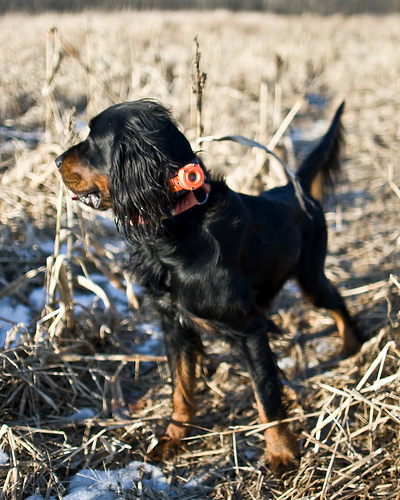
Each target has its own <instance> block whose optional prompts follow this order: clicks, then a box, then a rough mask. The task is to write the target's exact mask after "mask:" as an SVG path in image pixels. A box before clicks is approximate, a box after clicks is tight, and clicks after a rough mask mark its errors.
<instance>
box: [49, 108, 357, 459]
mask: <svg viewBox="0 0 400 500" xmlns="http://www.w3.org/2000/svg"><path fill="white" fill-rule="evenodd" d="M343 108H344V105H342V106H340V107H339V109H338V111H337V113H336V115H335V118H334V119H333V122H332V124H331V126H330V128H329V130H328V132H327V133H326V135H325V136H324V137H323V139H322V140H321V142H320V144H319V145H318V146H317V147H316V148H315V149H314V150H313V151H312V152H311V153H310V154H309V155H308V156H307V157H306V158H305V160H304V161H303V163H302V165H301V166H300V168H299V170H298V172H297V175H298V178H299V179H300V182H301V184H302V188H303V190H304V191H305V194H306V196H308V197H310V196H311V191H312V186H313V184H316V183H319V184H321V185H322V184H323V185H327V184H329V183H331V181H332V179H333V177H334V176H335V175H336V174H337V173H338V171H339V167H340V163H339V157H340V151H341V147H342V144H343V133H342V128H341V123H340V118H341V115H342V112H343ZM96 148H97V149H98V150H100V151H99V152H98V159H99V162H98V163H96V154H95V153H93V151H96ZM195 157H196V155H195V153H194V152H193V150H192V148H191V146H190V144H189V142H188V141H187V139H186V138H185V137H184V135H183V134H182V133H181V132H180V131H179V130H178V128H177V127H176V125H175V123H174V121H173V119H172V117H171V115H170V113H169V111H167V110H166V109H165V108H164V107H163V106H161V105H160V104H158V103H156V102H154V101H149V100H143V101H137V102H132V103H124V104H118V105H115V106H112V107H110V108H108V109H107V110H105V111H104V112H103V113H101V114H100V115H98V116H97V117H96V118H94V119H93V120H92V122H91V133H90V135H89V137H88V139H87V140H86V141H84V142H83V143H81V144H79V145H77V146H74V148H71V150H69V151H67V152H66V153H64V155H62V156H61V157H60V158H59V159H58V160H57V164H58V165H59V167H60V169H61V173H62V175H63V177H64V179H65V180H66V183H67V185H69V184H70V185H69V187H70V188H71V189H73V190H74V188H73V186H72V182H70V183H69V184H68V179H72V178H73V177H72V176H71V175H70V174H71V172H73V171H75V170H76V171H79V169H81V167H80V166H79V165H81V164H84V165H88V171H89V172H93V175H94V177H93V178H94V179H96V177H95V176H96V175H97V174H104V172H108V175H109V192H110V195H111V200H112V209H113V212H114V215H115V219H116V223H117V227H118V229H119V231H120V232H121V234H122V235H123V236H124V237H125V238H126V239H127V240H128V241H129V242H130V245H131V252H132V271H133V274H134V275H135V276H136V279H137V280H138V281H139V282H140V283H141V284H142V285H144V286H145V288H146V290H147V293H148V294H149V296H150V297H151V298H152V301H153V304H154V305H155V307H156V308H157V310H158V311H159V312H160V314H161V318H162V326H163V329H164V333H165V342H166V347H167V354H168V358H169V362H170V366H171V373H172V376H173V377H176V376H179V377H180V379H179V380H178V382H179V383H180V386H183V385H184V383H183V382H182V381H184V379H185V377H186V378H189V379H191V377H194V366H195V363H196V357H197V355H198V354H200V353H201V351H202V342H201V333H202V331H203V329H204V328H205V329H207V330H209V331H211V332H213V333H214V334H215V335H221V336H222V337H224V338H225V339H227V340H229V341H230V342H231V343H232V345H234V346H236V347H237V348H238V349H239V350H240V352H241V354H242V358H243V360H244V361H245V363H246V365H247V367H248V369H249V372H250V375H251V377H252V380H253V385H254V389H255V393H256V396H257V399H258V406H259V411H260V416H261V418H262V419H264V420H266V421H271V420H273V419H276V418H283V417H284V416H285V410H284V408H283V405H282V400H281V390H280V384H279V379H278V375H277V369H276V365H275V362H274V359H273V356H272V353H271V350H270V347H269V342H268V332H269V331H271V330H274V326H273V324H272V322H271V321H270V320H269V319H268V318H267V316H266V308H267V307H268V305H269V304H270V302H271V300H272V299H273V298H274V297H275V296H276V294H277V293H278V291H279V290H280V289H281V287H282V285H283V284H284V283H285V281H286V280H287V279H288V278H289V277H293V278H296V279H297V280H298V282H299V284H300V287H301V288H302V290H303V291H304V293H305V295H306V297H307V298H308V299H309V300H311V301H312V302H313V303H314V304H315V305H316V306H319V307H325V308H327V309H331V310H333V311H336V312H338V313H339V316H340V318H341V320H340V321H342V322H343V323H344V324H346V325H347V326H348V328H349V329H350V330H353V331H354V335H355V337H356V339H355V348H353V347H351V349H353V350H355V349H356V348H357V346H358V344H361V342H362V337H361V335H360V334H358V333H357V331H356V329H355V327H354V325H353V322H352V320H351V318H350V316H349V314H348V312H347V309H346V307H345V305H344V302H343V300H342V298H341V297H340V295H339V293H338V292H337V291H336V289H335V288H334V287H333V285H332V284H331V283H330V282H329V281H328V280H327V278H326V276H325V274H324V261H325V255H326V243H327V231H326V224H325V219H324V215H323V210H322V207H321V205H320V201H321V200H314V203H313V204H309V206H308V215H311V218H310V217H309V216H308V215H306V214H305V213H304V212H303V210H302V208H301V207H300V205H299V201H298V199H297V198H296V196H295V193H294V189H293V185H292V184H291V183H289V184H287V185H286V186H284V187H279V188H276V189H273V190H270V191H268V192H264V193H262V194H261V195H260V196H257V197H254V196H248V195H244V194H239V193H236V192H234V191H232V190H231V189H229V187H228V186H227V185H226V184H225V182H224V181H223V180H220V179H219V180H218V179H216V180H214V179H213V177H212V175H211V173H210V172H207V171H206V170H205V169H204V170H205V173H206V183H207V184H209V186H210V193H209V198H208V200H207V201H206V203H204V204H202V205H196V206H194V207H192V208H190V209H189V210H187V211H185V212H182V213H180V214H178V215H175V216H173V215H172V213H173V208H174V206H175V205H176V203H178V201H179V198H180V197H182V196H185V194H186V193H185V192H179V193H175V194H173V193H172V192H171V191H170V189H169V185H168V181H169V180H170V179H171V178H173V177H174V176H175V175H176V173H177V171H178V169H179V168H181V167H182V166H184V165H185V164H187V163H190V162H192V161H193V160H194V158H195ZM68 158H75V160H76V159H78V160H79V161H77V163H76V165H77V166H76V167H74V166H72V167H71V164H72V163H71V162H69V163H68V162H67V159H68ZM75 160H74V161H75ZM73 165H75V164H73ZM201 165H202V166H203V168H204V165H203V164H202V163H201ZM69 176H70V177H69ZM321 179H322V180H321ZM90 182H91V185H92V184H93V182H92V181H90ZM89 184H90V183H89V182H88V190H89ZM80 191H82V188H80ZM182 366H183V367H184V369H185V370H186V372H187V373H186V372H185V373H186V375H185V376H182V375H179V373H180V372H179V370H180V369H181V368H182ZM176 374H178V375H176ZM175 382H176V380H175ZM185 383H186V386H187V387H184V388H183V389H182V387H181V389H179V390H180V391H181V393H180V396H181V400H182V401H183V403H182V406H181V407H182V408H183V409H184V410H185V408H187V409H190V408H192V407H193V398H192V395H191V390H190V388H188V387H189V386H190V383H187V382H185ZM174 405H175V402H174ZM178 406H179V405H178ZM185 411H186V410H185ZM188 412H189V413H190V412H191V410H190V411H189V410H188ZM187 420H188V421H189V420H190V418H189V417H188V418H187ZM268 433H269V434H268ZM278 436H280V437H279V439H281V440H282V443H284V444H282V447H283V451H282V449H281V448H280V445H279V443H278V444H277V442H278V441H279V439H277V438H276V436H275V435H273V434H272V433H271V432H270V431H267V433H266V439H267V446H268V447H270V448H271V450H270V456H271V457H272V458H271V460H272V461H274V460H275V458H276V457H278V458H277V459H276V460H275V462H276V463H280V462H283V463H286V462H287V461H288V460H290V459H291V458H290V457H292V455H294V454H295V453H294V451H293V450H294V445H292V444H291V443H290V440H291V438H290V437H288V436H289V435H288V434H287V431H286V429H284V428H283V427H281V428H280V430H279V431H278ZM271 443H272V444H271ZM274 456H275V458H273V457H274ZM288 457H289V458H288Z"/></svg>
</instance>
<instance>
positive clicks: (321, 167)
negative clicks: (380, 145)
mask: <svg viewBox="0 0 400 500" xmlns="http://www.w3.org/2000/svg"><path fill="white" fill-rule="evenodd" d="M343 110H344V102H342V104H341V105H340V106H339V108H338V109H337V111H336V113H335V116H334V118H333V120H332V123H331V126H330V127H329V130H328V131H327V133H326V134H325V135H324V137H323V138H322V139H321V141H320V142H319V144H318V145H317V146H316V147H315V148H314V149H313V150H312V151H311V153H309V154H308V155H307V156H306V158H305V159H304V160H303V162H302V164H301V165H300V168H299V169H298V171H297V177H298V178H299V179H300V183H301V186H302V188H303V190H304V191H305V192H306V193H310V194H311V196H312V197H313V198H314V199H316V200H318V201H319V202H320V203H322V201H323V199H324V195H325V193H326V190H327V188H330V187H331V186H332V185H333V181H334V180H335V178H336V177H337V175H338V174H339V172H340V154H341V150H342V147H343V144H344V136H343V127H342V124H341V116H342V113H343Z"/></svg>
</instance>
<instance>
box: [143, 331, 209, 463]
mask: <svg viewBox="0 0 400 500" xmlns="http://www.w3.org/2000/svg"><path fill="white" fill-rule="evenodd" d="M168 323H169V324H167V322H166V321H164V322H163V328H164V340H165V346H166V351H167V357H168V363H169V367H170V371H171V377H172V387H173V393H172V406H173V411H172V415H171V420H170V423H169V424H168V427H167V429H166V431H165V433H164V434H163V435H162V436H160V437H159V438H158V444H157V446H156V447H155V448H154V449H153V451H152V452H151V458H153V459H154V460H156V461H157V460H158V461H159V460H164V459H167V458H172V457H173V456H174V455H176V454H177V453H178V452H179V450H180V448H181V446H182V443H181V439H182V438H184V437H186V436H187V435H188V433H189V431H190V424H191V422H192V419H193V416H194V412H195V402H194V386H195V372H196V362H197V358H198V356H199V354H200V352H201V342H200V339H199V338H198V337H197V335H196V334H195V333H193V332H192V331H191V330H186V329H183V328H182V327H181V326H180V325H179V324H171V322H168Z"/></svg>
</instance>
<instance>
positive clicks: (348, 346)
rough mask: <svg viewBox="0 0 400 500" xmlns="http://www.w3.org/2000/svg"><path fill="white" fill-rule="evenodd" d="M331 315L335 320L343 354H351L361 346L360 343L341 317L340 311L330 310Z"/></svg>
mask: <svg viewBox="0 0 400 500" xmlns="http://www.w3.org/2000/svg"><path fill="white" fill-rule="evenodd" d="M332 315H333V317H334V319H335V321H336V324H337V328H338V332H339V335H340V338H341V339H342V341H343V350H344V352H345V354H347V355H351V354H355V353H356V352H358V351H359V350H360V348H361V343H360V341H359V340H358V338H357V336H356V334H355V333H354V331H353V329H352V327H351V326H350V325H349V324H348V322H347V321H346V319H345V318H344V317H343V314H342V312H341V311H332Z"/></svg>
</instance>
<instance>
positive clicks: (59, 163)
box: [54, 154, 64, 169]
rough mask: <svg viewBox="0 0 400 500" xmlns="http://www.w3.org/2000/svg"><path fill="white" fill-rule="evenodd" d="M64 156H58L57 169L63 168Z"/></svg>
mask: <svg viewBox="0 0 400 500" xmlns="http://www.w3.org/2000/svg"><path fill="white" fill-rule="evenodd" d="M63 158H64V155H63V154H62V155H60V156H57V158H56V159H55V160H54V161H55V162H56V165H57V168H59V169H60V168H61V166H62V162H63Z"/></svg>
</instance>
